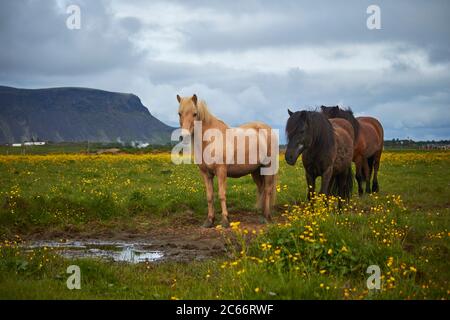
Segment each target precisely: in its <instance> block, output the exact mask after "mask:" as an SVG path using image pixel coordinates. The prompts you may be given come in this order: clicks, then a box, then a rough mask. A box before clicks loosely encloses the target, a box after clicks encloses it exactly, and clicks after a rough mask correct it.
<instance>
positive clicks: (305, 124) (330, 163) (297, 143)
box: [285, 109, 354, 205]
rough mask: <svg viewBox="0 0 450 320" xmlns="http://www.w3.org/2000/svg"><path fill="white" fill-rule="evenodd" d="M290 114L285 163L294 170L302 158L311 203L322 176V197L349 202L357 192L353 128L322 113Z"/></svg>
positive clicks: (302, 112)
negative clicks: (354, 186)
mask: <svg viewBox="0 0 450 320" xmlns="http://www.w3.org/2000/svg"><path fill="white" fill-rule="evenodd" d="M288 113H289V119H288V120H287V124H286V136H287V139H288V145H287V149H286V154H285V160H286V162H287V163H288V164H289V165H292V166H293V165H295V163H296V162H297V159H298V157H299V156H300V155H302V162H303V167H304V168H305V173H306V182H307V183H308V195H307V197H308V200H311V197H312V195H313V194H314V192H315V187H316V186H315V184H316V178H317V177H319V176H321V177H322V184H321V188H320V193H321V194H325V195H326V196H328V195H330V194H332V195H335V196H339V197H340V198H341V199H342V200H349V199H350V197H351V194H352V190H353V176H352V156H353V142H354V132H353V128H352V126H351V124H350V123H348V121H346V120H344V121H342V120H343V119H339V120H337V121H336V120H329V119H327V117H326V116H325V115H324V114H322V113H320V112H318V111H305V110H303V111H297V112H292V111H290V110H289V109H288ZM339 205H341V201H339Z"/></svg>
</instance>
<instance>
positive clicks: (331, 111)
mask: <svg viewBox="0 0 450 320" xmlns="http://www.w3.org/2000/svg"><path fill="white" fill-rule="evenodd" d="M320 109H321V110H322V113H323V114H324V115H326V116H327V118H330V119H333V118H337V117H338V116H339V107H338V106H336V107H326V106H321V107H320Z"/></svg>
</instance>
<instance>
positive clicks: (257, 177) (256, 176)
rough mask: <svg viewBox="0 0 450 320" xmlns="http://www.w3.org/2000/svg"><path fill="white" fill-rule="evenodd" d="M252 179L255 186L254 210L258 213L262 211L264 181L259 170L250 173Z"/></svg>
mask: <svg viewBox="0 0 450 320" xmlns="http://www.w3.org/2000/svg"><path fill="white" fill-rule="evenodd" d="M252 178H253V181H254V182H255V184H256V210H257V211H259V210H262V208H263V201H264V199H263V197H264V194H263V193H264V180H263V177H262V176H261V173H260V172H259V169H258V170H256V171H254V172H252Z"/></svg>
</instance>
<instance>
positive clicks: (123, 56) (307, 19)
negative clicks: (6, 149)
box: [0, 0, 450, 139]
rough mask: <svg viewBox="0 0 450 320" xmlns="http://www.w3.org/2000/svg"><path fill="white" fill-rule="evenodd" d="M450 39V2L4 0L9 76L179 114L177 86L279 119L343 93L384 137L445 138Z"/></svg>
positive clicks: (236, 112)
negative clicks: (375, 121) (77, 22)
mask: <svg viewBox="0 0 450 320" xmlns="http://www.w3.org/2000/svg"><path fill="white" fill-rule="evenodd" d="M71 4H76V5H78V6H79V7H80V9H81V28H80V29H79V30H70V29H68V28H67V27H66V20H67V18H68V17H69V14H67V13H66V9H67V7H68V6H69V5H71ZM371 4H376V5H378V6H379V7H380V10H381V29H380V30H369V29H368V28H367V25H366V20H367V18H368V17H369V15H370V14H367V12H366V10H367V7H368V6H369V5H371ZM449 39H450V1H447V0H442V1H420V0H416V1H412V0H411V1H401V0H400V1H381V0H371V1H365V0H354V1H339V2H338V1H320V0H318V1H313V2H311V1H298V0H292V1H262V0H261V1H259V0H248V1H239V2H238V1H214V0H209V1H206V0H205V1H202V0H192V1H190V0H180V1H167V0H145V1H144V0H134V1H125V0H123V1H122V0H110V1H107V0H105V1H101V0H99V1H93V0H84V1H83V0H2V1H0V43H1V44H2V45H1V48H0V85H10V86H16V87H23V88H43V87H54V86H58V87H60V86H79V87H92V88H98V89H104V90H111V91H119V92H129V93H135V94H136V95H138V96H139V97H140V98H141V100H142V102H143V103H144V105H146V106H147V107H148V108H149V109H150V111H151V113H152V114H153V115H155V116H156V117H158V118H159V119H161V120H162V121H164V122H166V123H168V124H170V125H176V124H177V101H176V94H177V93H179V94H181V95H191V94H193V93H197V95H198V96H199V97H200V98H202V99H204V100H206V102H207V103H208V105H209V107H210V109H211V111H212V112H213V113H215V114H216V115H218V116H219V117H220V118H222V119H223V120H225V121H226V122H228V123H229V124H230V125H237V124H239V123H242V122H246V121H252V120H260V121H265V122H268V123H269V124H271V125H273V126H274V127H276V128H279V129H281V130H283V128H284V125H285V122H286V120H287V112H286V108H287V107H289V108H291V109H303V108H311V107H315V106H320V105H322V104H324V105H336V104H339V105H343V106H350V107H352V108H353V110H354V111H355V113H356V114H357V115H373V116H375V117H377V118H379V119H380V120H381V121H382V123H383V125H384V127H385V135H386V138H387V139H391V138H406V137H410V138H413V139H444V138H445V139H450V40H449ZM283 131H284V130H283Z"/></svg>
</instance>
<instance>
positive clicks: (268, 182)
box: [263, 175, 275, 222]
mask: <svg viewBox="0 0 450 320" xmlns="http://www.w3.org/2000/svg"><path fill="white" fill-rule="evenodd" d="M263 179H264V218H265V219H266V221H267V222H271V221H272V217H271V215H270V211H271V199H272V192H273V189H274V188H273V184H274V183H275V176H273V175H267V176H263Z"/></svg>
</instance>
